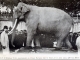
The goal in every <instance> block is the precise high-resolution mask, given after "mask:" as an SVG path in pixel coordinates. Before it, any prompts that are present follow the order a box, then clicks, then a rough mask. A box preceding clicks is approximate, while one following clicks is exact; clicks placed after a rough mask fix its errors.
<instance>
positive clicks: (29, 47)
mask: <svg viewBox="0 0 80 60" xmlns="http://www.w3.org/2000/svg"><path fill="white" fill-rule="evenodd" d="M25 49H33V47H31V46H27V47H25Z"/></svg>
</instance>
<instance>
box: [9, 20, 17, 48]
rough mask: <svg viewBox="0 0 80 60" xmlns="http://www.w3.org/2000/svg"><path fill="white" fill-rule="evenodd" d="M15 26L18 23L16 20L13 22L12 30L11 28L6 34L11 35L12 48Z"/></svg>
mask: <svg viewBox="0 0 80 60" xmlns="http://www.w3.org/2000/svg"><path fill="white" fill-rule="evenodd" d="M17 24H18V21H17V19H16V20H15V22H14V26H13V28H12V29H11V31H10V32H9V33H8V34H11V33H12V40H11V44H12V46H13V47H14V45H13V41H14V37H15V30H16V27H17Z"/></svg>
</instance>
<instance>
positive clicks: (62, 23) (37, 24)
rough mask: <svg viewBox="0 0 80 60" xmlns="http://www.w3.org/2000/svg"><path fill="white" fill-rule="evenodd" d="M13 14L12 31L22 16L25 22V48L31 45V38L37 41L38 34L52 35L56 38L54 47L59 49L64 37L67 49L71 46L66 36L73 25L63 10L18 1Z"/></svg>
mask: <svg viewBox="0 0 80 60" xmlns="http://www.w3.org/2000/svg"><path fill="white" fill-rule="evenodd" d="M13 16H14V20H15V23H14V26H13V29H12V30H11V31H13V32H14V31H15V28H16V26H17V24H18V23H17V22H18V21H19V19H22V18H24V21H25V22H26V26H27V27H26V28H27V40H26V48H27V49H28V48H29V47H30V46H31V42H32V40H35V41H38V42H39V40H38V39H39V37H38V36H39V35H40V34H50V35H54V36H55V38H56V39H57V47H56V49H61V43H62V41H63V40H64V39H65V38H66V39H65V41H66V43H67V45H68V47H69V49H71V48H72V45H71V43H70V42H69V40H68V39H67V36H68V34H69V31H70V29H71V27H72V26H73V19H72V18H71V16H70V15H69V14H68V13H66V12H65V11H63V10H61V9H58V8H55V7H39V6H35V5H34V6H33V5H28V4H25V3H23V2H19V3H18V5H17V8H16V9H15V10H14V13H13ZM13 36H14V34H13ZM38 44H39V43H38ZM38 44H37V45H38ZM39 45H40V44H39Z"/></svg>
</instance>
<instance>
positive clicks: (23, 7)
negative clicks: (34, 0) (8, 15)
mask: <svg viewBox="0 0 80 60" xmlns="http://www.w3.org/2000/svg"><path fill="white" fill-rule="evenodd" d="M26 5H27V4H25V3H22V2H20V3H18V6H17V7H18V9H19V10H20V11H21V12H22V13H26V12H28V11H30V9H29V8H28V7H27V6H26Z"/></svg>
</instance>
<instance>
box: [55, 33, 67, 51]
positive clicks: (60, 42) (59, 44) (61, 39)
mask: <svg viewBox="0 0 80 60" xmlns="http://www.w3.org/2000/svg"><path fill="white" fill-rule="evenodd" d="M57 35H58V38H57V47H56V49H59V50H60V49H61V46H62V42H63V40H64V39H65V37H66V36H67V33H66V34H63V33H61V32H60V33H59V34H57Z"/></svg>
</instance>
